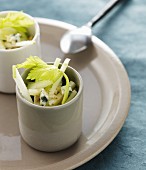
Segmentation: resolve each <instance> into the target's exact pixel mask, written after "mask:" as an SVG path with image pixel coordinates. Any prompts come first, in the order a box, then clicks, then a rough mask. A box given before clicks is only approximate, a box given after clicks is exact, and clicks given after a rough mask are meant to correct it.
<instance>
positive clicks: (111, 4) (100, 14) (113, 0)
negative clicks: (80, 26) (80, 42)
mask: <svg viewBox="0 0 146 170" xmlns="http://www.w3.org/2000/svg"><path fill="white" fill-rule="evenodd" d="M120 1H121V0H110V1H109V2H108V3H107V4H106V5H105V7H104V8H103V9H102V10H100V11H99V12H98V13H97V15H95V16H94V17H93V18H92V19H91V20H90V21H89V22H88V23H87V24H86V26H88V27H93V26H94V25H95V24H96V23H97V22H98V21H99V20H101V19H102V18H103V17H104V16H105V15H106V14H107V13H108V12H109V11H110V10H111V9H112V8H113V7H114V6H115V5H117V3H118V2H120Z"/></svg>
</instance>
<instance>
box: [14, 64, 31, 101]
mask: <svg viewBox="0 0 146 170" xmlns="http://www.w3.org/2000/svg"><path fill="white" fill-rule="evenodd" d="M13 79H14V80H15V82H16V85H17V86H18V88H19V90H20V93H21V94H22V96H23V97H24V98H25V99H26V100H28V101H29V102H31V103H32V99H31V97H30V95H29V92H28V90H27V87H26V85H25V83H24V81H23V79H22V77H21V75H20V74H19V71H18V69H17V68H16V66H15V65H13Z"/></svg>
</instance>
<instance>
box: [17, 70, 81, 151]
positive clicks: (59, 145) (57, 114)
mask: <svg viewBox="0 0 146 170" xmlns="http://www.w3.org/2000/svg"><path fill="white" fill-rule="evenodd" d="M26 73H27V72H25V73H24V74H23V75H22V77H25V76H26ZM66 74H67V75H68V76H69V79H70V80H72V81H74V82H75V83H76V84H77V86H78V93H77V95H76V96H75V97H74V98H73V99H72V100H71V101H69V102H67V103H65V104H63V105H59V106H53V107H48V106H46V107H44V106H38V105H35V104H32V103H30V102H28V101H26V100H25V99H24V98H23V97H22V95H21V94H20V92H19V89H18V88H17V87H16V97H17V107H18V120H19V128H20V133H21V135H22V138H23V139H24V140H25V141H26V143H27V144H29V145H30V146H31V147H33V148H35V149H37V150H40V151H46V152H54V151H59V150H63V149H66V148H68V147H69V146H71V145H72V144H74V143H75V142H76V141H77V140H78V138H79V137H80V135H81V132H82V110H83V81H82V78H81V76H80V75H79V73H78V72H77V71H76V70H74V69H73V68H71V67H68V68H67V70H66Z"/></svg>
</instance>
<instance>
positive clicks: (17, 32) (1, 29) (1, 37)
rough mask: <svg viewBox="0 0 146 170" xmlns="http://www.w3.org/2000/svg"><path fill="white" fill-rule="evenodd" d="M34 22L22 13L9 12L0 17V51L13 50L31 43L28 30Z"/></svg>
mask: <svg viewBox="0 0 146 170" xmlns="http://www.w3.org/2000/svg"><path fill="white" fill-rule="evenodd" d="M32 25H34V21H33V20H31V19H30V18H28V17H27V16H26V15H25V14H24V13H23V12H9V13H8V14H7V15H6V16H5V17H2V16H0V49H14V48H19V47H22V46H25V45H28V44H31V43H32V41H31V40H32V38H33V37H32V36H31V35H30V34H29V32H28V28H29V27H30V26H32Z"/></svg>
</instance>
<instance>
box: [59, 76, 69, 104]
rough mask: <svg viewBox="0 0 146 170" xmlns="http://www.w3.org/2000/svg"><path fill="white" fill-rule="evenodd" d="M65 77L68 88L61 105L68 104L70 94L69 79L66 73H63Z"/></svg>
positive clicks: (66, 87)
mask: <svg viewBox="0 0 146 170" xmlns="http://www.w3.org/2000/svg"><path fill="white" fill-rule="evenodd" d="M63 76H64V77H65V80H66V86H65V92H64V97H63V100H62V103H61V104H64V103H65V102H66V100H67V98H68V94H69V79H68V77H67V75H66V74H65V73H63Z"/></svg>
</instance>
